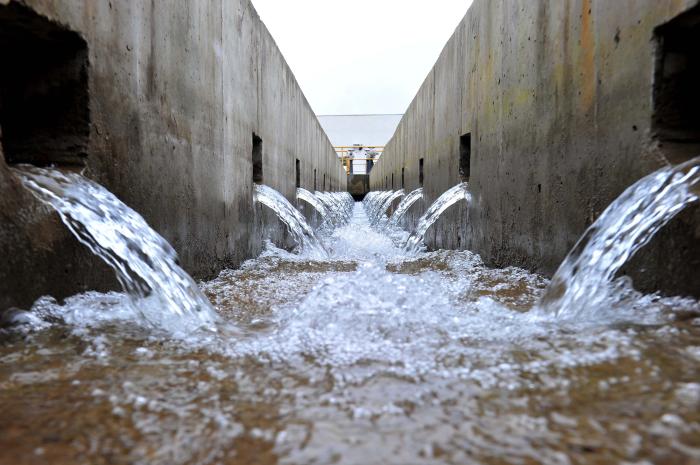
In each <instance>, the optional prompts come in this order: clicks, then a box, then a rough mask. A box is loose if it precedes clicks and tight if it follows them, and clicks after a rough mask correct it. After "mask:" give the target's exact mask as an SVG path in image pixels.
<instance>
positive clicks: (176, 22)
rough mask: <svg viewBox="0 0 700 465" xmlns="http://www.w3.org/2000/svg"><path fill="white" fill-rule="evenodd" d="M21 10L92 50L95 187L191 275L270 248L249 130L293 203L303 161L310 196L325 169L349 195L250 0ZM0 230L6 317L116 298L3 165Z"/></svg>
mask: <svg viewBox="0 0 700 465" xmlns="http://www.w3.org/2000/svg"><path fill="white" fill-rule="evenodd" d="M21 3H22V5H26V6H27V8H28V9H31V10H33V11H34V12H36V13H37V14H38V15H40V16H41V17H43V19H48V20H51V21H54V22H56V23H59V24H60V25H62V26H63V27H65V28H68V29H70V30H73V31H75V32H77V33H78V34H79V35H80V36H82V37H83V39H84V40H85V42H86V43H87V47H88V57H87V60H88V84H89V114H90V122H89V140H88V144H87V157H86V161H85V163H86V171H85V173H86V175H88V176H89V177H91V178H93V179H95V180H97V181H98V182H100V183H102V184H103V185H105V186H106V187H107V188H108V189H110V190H111V191H112V192H114V193H115V194H116V195H117V196H118V197H120V198H121V199H122V200H123V201H124V202H125V203H126V204H128V205H129V206H131V207H132V208H133V209H135V210H136V211H138V212H139V213H141V214H142V215H143V216H144V217H145V219H146V220H147V221H148V223H149V224H150V225H151V226H152V227H154V229H156V230H157V231H158V232H159V233H160V234H162V235H163V236H164V237H165V238H166V239H167V240H168V241H170V243H171V244H172V245H173V246H174V247H175V249H176V250H177V251H178V253H179V255H180V258H181V262H182V264H183V265H184V268H186V269H187V270H188V271H189V272H190V273H192V274H193V275H194V276H195V277H198V278H204V277H208V276H212V275H213V274H215V273H217V272H218V271H219V270H221V269H222V268H224V267H227V266H235V265H237V264H238V263H240V262H241V261H242V260H244V259H246V258H249V257H251V256H254V255H255V254H256V253H258V252H259V251H260V250H261V246H262V238H263V234H262V231H261V225H262V222H263V221H269V220H270V215H269V214H268V213H262V210H261V208H260V207H259V206H255V207H254V205H253V198H252V192H253V183H252V161H251V151H252V133H253V132H255V133H256V134H257V135H259V136H260V137H261V138H262V139H263V158H264V183H265V184H268V185H270V186H272V187H273V188H275V189H277V190H279V191H280V192H282V193H283V194H284V195H285V196H287V197H288V198H289V199H293V198H294V195H295V160H296V159H297V158H298V159H299V160H300V165H301V170H302V176H301V180H302V186H303V187H307V188H312V187H313V170H314V169H316V170H317V176H319V177H321V178H322V175H323V174H324V173H325V174H326V175H327V176H328V180H329V183H330V187H332V189H333V190H345V189H346V176H345V172H344V170H343V168H342V166H341V164H340V163H339V161H338V159H337V156H336V154H335V151H334V150H333V148H332V146H331V144H330V142H329V141H328V139H327V137H326V135H325V133H324V132H323V130H322V129H321V127H320V125H319V123H318V120H317V118H316V117H315V115H314V113H313V112H312V110H311V108H310V106H309V105H308V102H307V101H306V99H305V97H304V95H303V93H302V91H301V90H300V88H299V86H298V84H297V82H296V80H295V78H294V75H293V74H292V72H291V71H290V69H289V68H288V66H287V64H286V62H285V60H284V58H283V57H282V55H281V53H280V51H279V50H278V48H277V46H276V45H275V43H274V41H273V39H272V37H271V36H270V34H269V32H268V31H267V29H266V28H265V26H264V25H263V24H262V22H261V21H260V19H259V17H258V15H257V13H256V12H255V10H254V9H253V7H252V5H251V3H250V2H249V1H248V0H208V1H202V2H181V1H178V0H111V1H110V0H94V1H88V2H76V1H71V0H27V1H24V2H21ZM7 8H20V9H21V8H24V7H19V6H18V3H17V2H14V1H8V0H0V12H1V11H6V9H7ZM3 9H4V10H3ZM0 16H1V14H0ZM4 26H5V25H3V24H0V28H3V27H4ZM1 56H2V57H3V58H4V57H5V55H4V54H3V55H1ZM5 72H6V71H5V70H4V71H3V73H5ZM0 105H1V102H0ZM0 150H1V149H0ZM0 219H2V227H0V256H2V257H3V260H2V262H0V309H3V308H6V307H8V306H11V305H17V306H27V305H29V304H31V302H33V301H34V300H35V299H36V298H37V297H38V296H40V295H44V294H51V295H54V296H56V297H62V296H65V295H70V294H72V293H75V292H77V291H80V290H84V289H104V288H113V287H114V286H115V281H114V278H113V273H112V272H111V271H110V270H108V269H106V268H105V266H104V265H102V264H101V263H100V262H99V261H97V260H95V259H94V258H93V257H91V256H90V254H89V253H87V252H86V250H85V249H84V248H83V247H82V246H80V245H79V244H77V242H76V241H75V240H74V239H73V238H72V237H71V236H70V235H69V234H68V232H67V230H66V229H65V228H64V227H63V226H62V225H61V224H60V221H59V220H58V218H57V216H56V215H55V214H53V213H52V212H50V211H48V210H47V209H46V208H44V207H42V206H41V205H39V204H38V203H37V202H36V201H34V200H33V198H31V197H30V196H29V195H28V193H27V192H26V191H24V190H23V188H22V187H21V186H20V185H19V183H18V180H17V179H16V178H15V176H14V175H13V174H12V173H11V172H10V171H9V170H8V167H7V165H6V163H5V158H4V157H0ZM273 224H275V228H274V231H273V233H272V234H273V236H275V237H276V238H277V239H279V240H284V237H283V236H284V232H283V228H282V227H281V226H279V225H278V224H277V223H273Z"/></svg>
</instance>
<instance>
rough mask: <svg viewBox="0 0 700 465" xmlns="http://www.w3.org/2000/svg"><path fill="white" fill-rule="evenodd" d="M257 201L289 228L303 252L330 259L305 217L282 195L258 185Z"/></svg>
mask: <svg viewBox="0 0 700 465" xmlns="http://www.w3.org/2000/svg"><path fill="white" fill-rule="evenodd" d="M255 201H256V202H259V203H261V204H263V205H265V206H266V207H268V208H270V209H271V210H272V211H274V212H275V214H276V215H277V217H278V218H279V219H280V221H282V223H284V225H285V226H286V227H287V230H288V231H289V233H290V234H291V235H292V237H293V238H294V241H295V242H296V243H297V245H298V246H299V248H300V249H301V251H302V252H304V253H308V254H311V255H313V256H316V257H318V258H327V257H328V253H327V252H326V250H325V249H324V248H323V246H322V245H321V242H319V240H318V238H317V237H316V234H315V233H314V230H313V229H312V228H311V226H309V224H308V223H307V222H306V219H305V218H304V216H303V215H302V214H301V212H300V211H299V210H297V209H296V208H294V206H293V205H292V204H291V203H289V201H288V200H287V199H286V198H284V196H283V195H282V194H280V193H279V192H277V191H276V190H274V189H273V188H271V187H268V186H265V185H262V184H256V185H255Z"/></svg>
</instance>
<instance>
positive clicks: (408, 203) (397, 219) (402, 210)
mask: <svg viewBox="0 0 700 465" xmlns="http://www.w3.org/2000/svg"><path fill="white" fill-rule="evenodd" d="M422 198H423V188H422V187H419V188H418V189H416V190H414V191H413V192H411V193H410V194H408V195H407V196H405V197H404V198H403V200H401V203H400V204H399V206H398V207H397V208H396V211H395V212H394V214H393V215H391V219H390V220H389V225H390V226H394V227H398V226H399V224H400V223H401V221H402V220H403V218H404V216H406V213H407V212H408V209H409V208H411V207H412V206H413V204H414V203H416V202H417V201H418V200H420V199H422Z"/></svg>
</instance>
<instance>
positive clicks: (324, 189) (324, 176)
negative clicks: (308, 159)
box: [323, 173, 326, 192]
mask: <svg viewBox="0 0 700 465" xmlns="http://www.w3.org/2000/svg"><path fill="white" fill-rule="evenodd" d="M323 192H326V175H325V173H324V174H323Z"/></svg>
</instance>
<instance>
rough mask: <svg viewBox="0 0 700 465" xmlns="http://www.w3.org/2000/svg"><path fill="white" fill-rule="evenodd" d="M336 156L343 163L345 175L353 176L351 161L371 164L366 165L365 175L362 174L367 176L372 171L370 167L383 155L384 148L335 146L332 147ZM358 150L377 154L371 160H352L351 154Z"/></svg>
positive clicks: (374, 146) (377, 146)
mask: <svg viewBox="0 0 700 465" xmlns="http://www.w3.org/2000/svg"><path fill="white" fill-rule="evenodd" d="M333 148H334V149H335V151H336V153H337V154H338V158H340V160H341V162H342V163H343V166H344V167H345V172H346V173H347V174H353V169H352V162H353V161H363V162H365V163H367V162H371V163H368V164H367V168H366V173H362V174H369V172H370V170H371V169H372V166H373V165H374V163H376V162H377V161H378V160H379V158H381V156H382V153H384V146H383V145H337V146H335V147H333ZM358 149H365V150H367V151H369V152H375V153H377V156H375V157H372V158H369V157H367V158H354V157H351V156H350V153H351V152H354V151H356V150H358Z"/></svg>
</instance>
